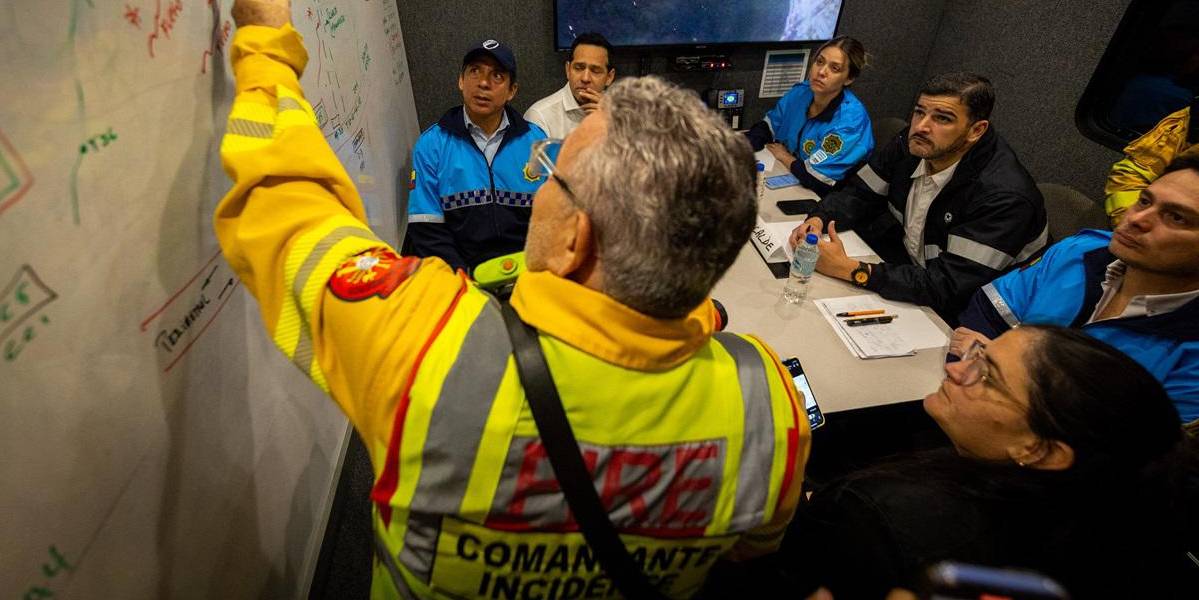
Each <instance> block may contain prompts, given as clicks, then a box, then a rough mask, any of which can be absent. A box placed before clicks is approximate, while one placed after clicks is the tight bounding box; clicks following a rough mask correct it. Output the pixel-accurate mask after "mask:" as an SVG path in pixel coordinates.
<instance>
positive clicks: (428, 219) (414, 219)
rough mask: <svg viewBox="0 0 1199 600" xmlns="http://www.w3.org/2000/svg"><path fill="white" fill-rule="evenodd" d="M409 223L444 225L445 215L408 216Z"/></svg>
mask: <svg viewBox="0 0 1199 600" xmlns="http://www.w3.org/2000/svg"><path fill="white" fill-rule="evenodd" d="M408 222H409V223H445V215H408Z"/></svg>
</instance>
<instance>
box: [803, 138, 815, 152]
mask: <svg viewBox="0 0 1199 600" xmlns="http://www.w3.org/2000/svg"><path fill="white" fill-rule="evenodd" d="M815 149H816V140H804V142H803V153H804V154H811V153H812V151H813V150H815Z"/></svg>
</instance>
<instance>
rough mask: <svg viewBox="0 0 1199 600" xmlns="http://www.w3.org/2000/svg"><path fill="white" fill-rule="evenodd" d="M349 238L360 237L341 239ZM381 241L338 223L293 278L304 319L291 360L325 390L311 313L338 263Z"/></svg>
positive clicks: (295, 294) (293, 285)
mask: <svg viewBox="0 0 1199 600" xmlns="http://www.w3.org/2000/svg"><path fill="white" fill-rule="evenodd" d="M349 238H357V239H356V240H351V241H350V243H347V244H343V243H342V242H343V241H345V240H347V239H349ZM381 243H382V242H380V241H379V239H378V238H376V237H375V236H374V234H372V233H371V232H370V230H368V229H363V228H362V227H352V226H343V227H338V228H337V229H334V230H333V231H331V232H329V233H328V234H327V235H325V236H324V237H323V238H321V240H320V241H318V242H317V243H316V245H315V246H314V247H313V248H312V251H311V252H309V253H308V256H306V257H305V258H304V262H303V264H301V265H300V268H299V270H298V271H297V272H296V275H295V279H294V280H293V281H292V286H291V287H292V294H293V295H294V297H295V302H296V304H297V305H299V307H300V319H301V321H302V322H303V327H301V328H300V332H299V334H300V335H299V339H298V340H297V341H296V347H295V352H294V353H293V355H292V362H293V363H295V365H296V366H297V367H299V368H300V370H301V371H303V372H304V373H305V374H307V375H308V377H309V378H310V379H312V380H313V381H314V382H315V383H317V385H319V386H320V387H321V389H325V390H326V391H327V384H326V383H325V377H324V374H323V373H321V372H320V366H319V364H318V363H317V362H316V361H315V358H316V357H315V355H314V353H313V341H312V313H313V311H315V310H316V298H317V296H319V295H320V293H321V291H322V290H323V289H324V287H325V283H326V282H327V281H328V279H329V276H330V275H331V274H332V273H333V271H334V270H335V269H336V268H337V266H338V265H340V264H342V263H343V262H345V260H346V258H348V257H350V256H353V255H355V254H357V253H359V252H362V251H363V250H367V249H369V248H371V247H374V246H377V245H379V244H381ZM334 248H339V250H340V251H339V252H333V249H334ZM314 274H315V275H316V276H314Z"/></svg>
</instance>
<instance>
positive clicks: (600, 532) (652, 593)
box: [501, 302, 665, 598]
mask: <svg viewBox="0 0 1199 600" xmlns="http://www.w3.org/2000/svg"><path fill="white" fill-rule="evenodd" d="M501 312H503V314H504V322H505V323H506V324H507V326H508V337H509V338H510V339H511V340H512V352H513V355H514V357H515V358H516V368H517V371H518V372H519V374H520V382H521V385H522V386H523V387H524V390H525V397H526V398H528V400H529V409H530V410H532V412H533V420H534V421H535V422H536V423H537V431H538V432H539V433H540V435H541V443H542V444H545V450H546V453H547V454H548V455H549V459H550V466H552V467H553V468H554V475H555V476H556V477H557V478H558V484H559V485H560V486H561V487H562V493H563V494H564V495H565V496H566V502H567V504H568V505H570V510H571V511H572V512H574V516H575V520H576V521H578V523H579V529H581V530H582V532H583V538H584V539H586V540H587V545H588V546H591V550H592V551H593V552H595V555H596V558H598V559H599V562H600V565H602V566H603V567H604V572H605V573H607V574H608V577H610V578H611V579H612V583H614V584H615V585H616V589H618V590H620V593H621V595H623V596H624V597H625V598H665V596H663V595H662V593H661V592H659V591H658V590H657V589H655V588H654V587H653V586H652V585H651V584H650V582H649V579H648V578H647V577H646V576H645V573H643V572H642V571H641V568H640V567H638V566H637V563H636V562H634V561H633V557H632V556H631V555H630V554H629V551H628V549H627V548H625V546H624V542H622V541H621V539H620V536H619V535H618V534H617V533H616V526H615V525H613V524H612V521H611V520H610V519H609V518H608V511H607V510H605V509H604V506H603V503H601V502H600V497H599V494H597V493H596V491H595V484H594V483H592V480H591V473H590V472H589V471H588V470H587V465H586V464H584V462H583V453H582V451H581V450H580V449H579V442H578V441H577V440H576V439H575V434H574V431H572V430H571V428H570V422H569V421H567V420H566V410H565V409H563V408H562V399H561V398H559V397H558V389H557V387H556V386H555V385H554V378H553V376H552V375H551V374H550V370H549V367H548V366H547V365H546V363H545V355H544V354H543V353H542V352H541V344H540V343H539V342H538V341H537V330H536V329H534V328H533V327H530V326H529V325H528V324H526V323H525V322H524V321H522V320H520V317H519V316H518V315H517V314H516V311H515V310H513V308H512V305H511V304H508V303H507V302H504V303H503V304H502V308H501Z"/></svg>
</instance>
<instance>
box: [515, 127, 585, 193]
mask: <svg viewBox="0 0 1199 600" xmlns="http://www.w3.org/2000/svg"><path fill="white" fill-rule="evenodd" d="M561 150H562V140H561V139H559V138H546V139H543V140H537V141H536V142H533V147H532V148H530V149H529V162H528V163H527V164H526V165H525V175H527V176H528V177H529V178H530V179H533V178H539V177H546V178H549V177H553V178H554V180H555V181H557V182H558V185H560V186H562V191H564V192H566V195H568V196H570V198H571V201H572V202H573V201H574V198H575V193H574V191H572V190H571V189H570V186H569V185H568V184H567V183H566V180H565V179H562V176H561V175H559V174H558V172H557V171H558V167H557V165H556V164H555V162H556V161H557V159H558V152H560V151H561Z"/></svg>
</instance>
